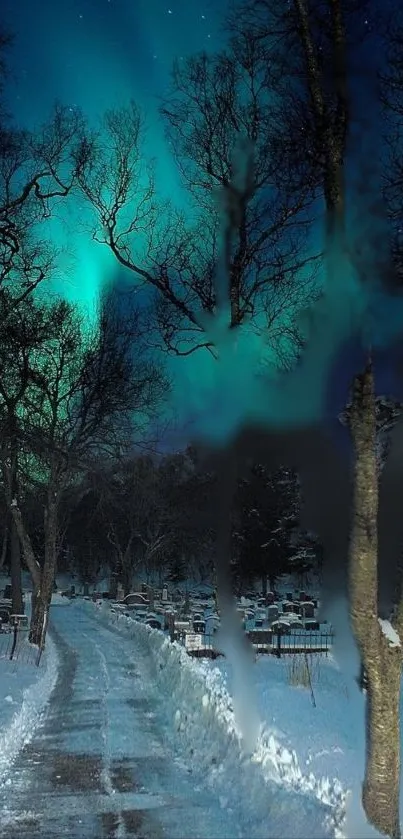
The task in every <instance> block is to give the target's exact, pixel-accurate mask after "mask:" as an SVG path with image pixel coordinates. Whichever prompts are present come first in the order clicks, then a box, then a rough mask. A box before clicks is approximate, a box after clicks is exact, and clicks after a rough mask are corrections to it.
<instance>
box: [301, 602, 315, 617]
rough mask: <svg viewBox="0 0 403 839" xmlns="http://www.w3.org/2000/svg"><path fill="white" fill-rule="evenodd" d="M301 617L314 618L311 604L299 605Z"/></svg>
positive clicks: (313, 608)
mask: <svg viewBox="0 0 403 839" xmlns="http://www.w3.org/2000/svg"><path fill="white" fill-rule="evenodd" d="M301 615H302V617H303V618H314V617H315V607H314V605H313V603H312V602H310V601H306V602H305V603H301Z"/></svg>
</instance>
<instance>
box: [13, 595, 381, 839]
mask: <svg viewBox="0 0 403 839" xmlns="http://www.w3.org/2000/svg"><path fill="white" fill-rule="evenodd" d="M53 602H54V603H55V606H61V605H62V604H63V605H64V606H66V608H65V609H62V610H60V609H57V610H56V611H57V612H58V621H59V622H60V620H61V618H60V615H61V614H62V615H63V620H62V623H61V627H62V629H63V633H64V635H63V640H64V642H67V643H70V645H71V647H72V650H73V652H74V655H78V654H79V653H80V655H82V656H83V662H84V663H83V667H84V664H85V667H84V670H83V674H84V680H83V675H81V676H80V679H79V682H78V683H77V687H76V688H75V690H79V691H81V692H82V691H84V692H85V696H87V693H88V691H91V697H95V696H98V695H99V693H100V690H101V687H100V686H101V683H102V685H103V687H102V690H104V688H105V691H106V693H105V702H106V703H107V704H105V706H104V705H102V708H103V711H102V713H104V712H105V714H106V713H107V718H108V719H107V722H108V725H107V728H108V727H109V728H110V731H109V733H108V731H107V730H106V728H105V731H104V734H105V738H106V739H105V744H106V746H107V747H108V755H109V756H108V761H109V763H110V762H111V760H112V757H113V754H112V752H113V749H114V748H115V747H116V748H117V746H119V749H120V750H121V751H122V749H123V752H126V751H127V752H128V753H131V750H133V748H134V751H135V752H136V749H137V751H138V747H139V743H140V745H141V744H143V745H142V746H141V748H142V749H143V748H144V749H145V750H146V749H147V742H146V741H147V736H146V731H145V732H141V731H137V730H136V731H134V730H133V731H131V730H130V732H129V739H128V731H127V727H126V726H127V720H126V719H120V717H119V709H120V707H121V705H120V704H119V703H121V704H122V703H123V701H125V702H129V701H130V695H131V691H133V689H134V683H133V681H132V680H130V678H129V679H126V681H124V684H123V682H122V684H121V685H120V683H119V684H118V683H116V685H114V684H113V683H111V681H110V679H111V673H112V672H114V671H113V668H114V667H116V664H117V659H119V658H120V657H126V660H127V661H128V660H129V659H128V657H129V656H132V658H133V662H135V664H136V668H137V670H138V674H140V677H141V679H140V680H141V690H142V696H143V700H144V703H145V705H144V707H145V709H146V707H147V708H148V709H149V713H148V711H147V712H145V715H144V726H145V730H146V729H147V726H148V724H149V722H147V720H148V717H150V720H151V718H153V720H154V722H153V725H154V723H155V720H156V719H157V717H158V726H159V728H158V737H161V736H162V737H163V743H164V744H165V745H164V747H163V749H164V751H163V752H161V756H162V754H164V755H165V756H167V755H168V756H171V758H172V760H171V763H172V765H173V769H172V772H173V773H174V774H172V772H171V774H170V775H169V778H168V776H167V778H166V781H167V783H168V782H169V784H170V785H171V786H172V784H173V785H175V783H177V784H179V785H180V788H181V795H182V799H183V798H186V796H189V795H190V799H191V803H190V805H189V806H190V808H192V807H193V809H194V807H196V806H197V807H200V808H203V807H204V806H205V805H204V804H200V802H199V803H197V804H196V801H195V800H193V797H194V796H196V795H199V796H200V797H201V801H203V802H205V801H206V800H208V801H210V802H211V807H210V808H209V817H208V818H207V821H205V823H204V832H203V836H206V837H208V839H217V837H219V836H220V837H224V836H227V835H236V834H235V833H231V831H234V826H235V825H236V833H237V835H238V836H239V837H246V836H251V837H256V839H257V837H261V839H263V837H264V839H269V837H275V836H287V837H290V839H292V837H295V839H301V837H304V836H310V837H312V839H314V838H315V837H317V839H325V837H327V836H329V837H331V836H332V837H333V836H334V837H348V839H375V837H377V836H378V834H377V833H376V832H375V831H374V830H372V829H371V828H370V827H369V825H368V824H367V822H366V819H365V816H364V814H363V812H362V808H361V805H360V784H361V779H362V776H363V765H364V716H365V715H364V703H365V698H364V696H363V695H362V694H361V693H360V692H359V690H358V686H357V683H356V681H355V676H356V674H357V666H356V665H357V662H356V660H354V655H351V649H350V647H351V644H350V639H349V638H348V637H347V635H346V637H344V638H343V634H342V633H341V634H340V633H339V641H338V643H337V644H336V648H335V651H334V656H329V658H325V657H319V656H311V657H310V658H309V659H308V663H309V667H310V677H311V685H312V690H311V688H310V686H309V685H308V687H301V686H298V685H297V686H294V685H293V684H291V683H290V682H292V681H293V674H292V672H291V670H292V667H293V666H294V665H293V661H294V662H295V661H296V658H295V657H294V656H291V657H290V658H287V657H283V658H282V659H280V660H277V659H276V658H274V657H271V656H262V657H260V656H257V657H256V660H255V661H251V662H250V663H249V664H250V666H248V667H245V671H244V677H245V678H244V680H243V682H242V679H241V681H240V674H239V671H238V672H236V673H234V672H233V671H232V669H231V665H230V663H229V659H228V658H219V659H217V660H216V661H206V660H204V661H203V660H200V659H192V658H190V657H189V656H188V655H187V653H186V652H185V650H184V648H183V647H181V646H180V645H178V644H172V643H171V642H170V641H169V640H167V638H166V637H165V636H164V635H163V634H162V633H161V632H159V631H158V630H153V629H150V628H149V627H146V626H144V625H142V624H139V623H138V622H135V621H133V620H132V619H131V618H127V617H125V616H118V615H116V614H115V615H114V614H112V613H111V611H110V607H109V605H108V603H107V602H103V603H100V604H98V605H95V604H93V603H92V602H88V601H82V600H81V599H80V600H78V601H73V602H69V601H66V600H65V599H64V598H61V597H60V596H59V595H55V596H54V598H53ZM339 611H340V609H339ZM54 615H55V618H56V612H54ZM108 626H110V627H111V630H112V629H113V633H114V634H113V636H112V635H111V633H110V632H109V631H108ZM57 628H58V630H60V627H59V626H58V627H57ZM116 633H118V636H121V638H122V641H121V642H119V641H117V642H116V637H117V636H116ZM84 636H85V637H84ZM80 645H82V648H81V647H80ZM92 648H93V649H94V651H95V652H94V656H92V653H91V656H92V657H91V656H90V658H91V660H90V659H89V658H88V655H89V650H92ZM117 650H118V651H119V654H118V656H117V652H116V651H117ZM95 653H96V654H95ZM57 664H58V662H57V654H56V649H55V646H54V644H53V642H52V639H51V637H48V640H47V644H46V650H45V653H44V657H43V659H42V662H41V665H40V667H39V668H36V667H34V666H33V665H23V664H22V663H20V664H19V663H18V662H16V663H12V662H6V661H4V660H2V661H0V709H1V710H0V724H1V733H0V792H1V782H2V783H3V789H5V788H8V789H10V790H11V789H14V787H15V779H14V778H13V767H12V766H10V763H11V761H12V760H13V758H15V756H16V754H17V752H18V751H19V750H20V749H21V747H22V746H23V745H24V744H25V743H27V742H28V740H30V739H31V738H34V740H33V747H34V748H35V749H36V750H39V752H40V749H39V746H37V745H36V744H37V743H41V735H40V733H39V735H38V732H40V731H41V723H42V721H43V725H42V728H43V730H44V734H43V738H42V739H44V741H46V738H47V737H48V735H47V734H46V728H44V726H45V721H46V714H45V713H43V712H44V709H45V710H46V703H47V702H48V699H49V696H50V694H51V692H52V689H53V687H54V685H55V683H56V680H57ZM93 671H94V672H93ZM85 673H87V677H86V676H85ZM241 675H242V674H241ZM136 685H138V681H136ZM136 689H138V687H137V688H136ZM94 691H95V693H94ZM108 691H109V694H108ZM121 693H122V697H121V696H120V694H121ZM112 694H113V695H112ZM123 694H124V696H123ZM126 694H127V696H126ZM88 695H89V694H88ZM108 695H109V696H110V702H111V703H112V704H108V702H109V700H108ZM80 696H81V694H80ZM82 696H83V697H84V693H83V695H82ZM101 699H102V697H101ZM118 699H119V702H118ZM112 700H113V702H112ZM157 700H158V704H157V705H155V707H154V704H153V703H154V702H157ZM59 701H60V698H59ZM80 701H81V702H82V704H83V698H82V697H81V700H80ZM86 701H87V700H86ZM91 701H94V700H91ZM102 702H104V700H102ZM52 703H53V704H54V701H53V698H52V699H51V701H50V703H49V706H48V707H49V709H50V711H49V713H50V714H51V713H52ZM116 703H117V704H116ZM148 703H149V704H148ZM101 704H102V703H101ZM122 707H123V705H122ZM156 709H158V710H156ZM105 719H106V717H105ZM251 720H253V721H254V724H253V725H252V726H250V730H249V731H247V727H248V724H250V721H251ZM133 724H135V723H133ZM53 726H55V720H54V719H53ZM252 729H253V730H252ZM108 730H109V729H108ZM35 732H37V734H36V735H35ZM101 733H102V732H101ZM76 735H77V732H76ZM112 735H113V736H112ZM63 736H65V735H63ZM63 736H62V734H61V733H60V735H59V736H58V741H60V740H63ZM69 737H70V740H71V738H72V735H69ZM139 738H140V739H139ZM101 739H102V738H101ZM252 741H253V744H252V745H251V742H252ZM46 742H47V741H46ZM130 744H131V745H130ZM93 745H94V744H93V742H92V741H90V740H88V742H87V738H85V743H84V742H83V735H82V734H81V735H80V734H79V732H78V740H77V748H78V747H79V748H80V750H81V751H82V749H83V746H88V748H89V749H90V751H91V748H92V746H93ZM121 747H122V748H121ZM69 748H70V751H71V742H69ZM100 748H102V743H101V744H100ZM111 749H112V752H111ZM123 752H122V753H123ZM47 754H48V753H47ZM49 754H50V755H51V754H52V753H51V752H49ZM171 758H170V759H171ZM58 759H60V756H58ZM38 760H39V758H38ZM108 761H106V760H105V761H104V764H105V766H108V765H109V764H108ZM30 771H33V770H32V767H31V769H30V768H29V766H25V767H24V766H23V772H22V770H21V769H18V772H19V778H20V780H21V778H22V777H24V778H25V779H26V778H29V777H30V774H29V773H30ZM21 772H22V774H21ZM175 772H177V775H175ZM24 773H25V774H24ZM106 776H107V777H109V780H110V777H111V776H110V773H109V775H108V772H106ZM106 776H105V777H106ZM56 777H58V776H56ZM174 778H176V781H175V780H174ZM150 783H151V782H150ZM164 783H165V782H164V780H163V779H162V787H161V790H160V791H159V794H160V797H161V794H162V791H163V787H164ZM4 785H6V787H5V786H4ZM109 786H111V784H109ZM105 789H106V793H107V794H108V795H109V793H110V794H111V795H112V793H113V792H114V790H113V788H112V787H111V789H110V790H109V793H108V789H109V787H108V785H107V784H106V786H105ZM17 792H18V790H17ZM21 792H22V790H21V791H20V792H18V796H21ZM152 795H154V799H152ZM155 795H156V794H155V792H153V793H152V794H151V793H150V796H151V797H150V801H151V799H152V800H155V801H156V799H155ZM18 796H17V800H19V799H18ZM206 796H207V799H206ZM29 800H32V793H27V802H28V801H29ZM192 802H193V803H192ZM151 804H152V801H151ZM151 804H150V806H151ZM66 806H67V805H66ZM133 806H134V805H133ZM152 806H154V805H152ZM155 806H157V805H155ZM122 812H123V811H122ZM189 812H190V811H189ZM202 812H204V811H203V809H201V810H200V813H202ZM3 816H4V812H3ZM13 818H16V816H15V814H14V816H13ZM10 819H11V816H10ZM183 819H184V821H183V825H184V826H183V830H187V831H188V830H189V829H190V823H189V822H188V823H187V822H186V819H185V814H184V813H183ZM11 823H12V822H11V821H10V825H11ZM4 824H5V823H4ZM209 824H213V825H214V829H213V830H212V829H210V827H209ZM2 826H3V825H2V816H1V813H0V834H1V836H3V834H2V833H1V827H2ZM5 829H6V830H7V835H9V824H8V822H7V825H5ZM119 829H121V830H122V831H123V832H122V833H121V834H119V835H122V836H127V835H131V834H128V833H127V832H126V833H125V832H124V830H125V828H124V824H123V822H122V820H121V822H120V828H119ZM180 829H181V827H180V823H179V822H178V823H175V825H173V823H171V830H172V833H169V830H168V833H166V834H165V835H168V836H180V835H183V839H184V836H185V833H183V834H181V833H180ZM213 834H214V835H213ZM18 835H21V836H22V835H24V837H25V836H26V835H27V834H25V833H20V834H18ZM46 835H48V834H46ZM49 835H52V836H53V835H57V834H53V833H52V834H49ZM83 835H91V834H84V833H83ZM189 835H190V834H189ZM13 836H14V834H13ZM147 839H148V837H147Z"/></svg>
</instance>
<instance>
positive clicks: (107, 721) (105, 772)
mask: <svg viewBox="0 0 403 839" xmlns="http://www.w3.org/2000/svg"><path fill="white" fill-rule="evenodd" d="M83 637H84V638H86V639H87V640H88V641H89V642H90V643H91V644H92V645H93V647H94V648H95V651H96V653H97V655H98V656H99V659H100V662H101V672H102V676H103V681H104V690H103V691H102V697H101V703H102V710H103V723H102V728H101V737H102V742H103V768H102V773H101V778H102V782H103V785H104V788H105V791H106V794H107V795H109V796H110V797H111V798H112V799H113V798H114V797H115V796H116V790H115V788H114V786H113V783H112V771H111V769H112V754H111V747H110V730H111V716H110V713H109V706H108V695H109V691H110V686H111V680H110V676H109V670H108V662H107V660H106V656H105V654H104V653H103V651H102V649H101V647H100V646H99V644H97V643H96V642H95V641H93V640H92V639H91V638H90V636H89V635H87V634H86V633H83ZM115 801H116V798H115ZM113 812H114V814H115V815H116V819H117V822H118V824H117V828H116V830H115V839H126V836H127V834H126V826H125V822H124V819H123V816H122V812H121V810H120V809H119V808H116V810H115V808H113Z"/></svg>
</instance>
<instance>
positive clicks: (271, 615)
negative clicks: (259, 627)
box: [267, 604, 279, 623]
mask: <svg viewBox="0 0 403 839" xmlns="http://www.w3.org/2000/svg"><path fill="white" fill-rule="evenodd" d="M278 612H279V610H278V606H275V605H274V604H273V605H272V606H269V607H268V609H267V617H268V621H269V623H271V622H272V621H275V620H277V618H278Z"/></svg>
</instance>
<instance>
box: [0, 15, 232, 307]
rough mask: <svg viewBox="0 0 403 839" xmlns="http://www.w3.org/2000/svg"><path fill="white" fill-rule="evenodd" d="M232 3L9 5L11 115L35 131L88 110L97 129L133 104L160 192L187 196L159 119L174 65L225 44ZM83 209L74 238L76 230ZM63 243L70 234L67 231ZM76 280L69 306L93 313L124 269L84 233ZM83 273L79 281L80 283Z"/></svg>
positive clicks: (67, 283) (69, 285)
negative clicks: (58, 116) (66, 113)
mask: <svg viewBox="0 0 403 839" xmlns="http://www.w3.org/2000/svg"><path fill="white" fill-rule="evenodd" d="M223 6H224V4H223V2H222V0H221V2H217V3H212V0H205V1H204V0H198V2H196V3H189V2H187V0H174V2H173V3H169V2H163V0H136V2H133V0H66V2H63V3H55V2H54V0H5V3H3V4H2V12H3V15H2V18H3V21H4V24H5V26H6V28H7V29H8V30H9V31H10V32H12V33H13V34H14V37H15V42H14V45H13V47H12V48H11V50H10V54H9V63H10V69H11V78H10V79H9V80H8V84H7V91H6V94H7V99H8V102H9V109H10V112H11V114H12V115H13V117H14V119H15V121H16V122H17V123H18V124H20V125H22V126H28V127H30V128H34V127H35V126H37V125H38V124H40V123H41V122H43V121H44V120H45V119H46V118H47V116H48V115H49V113H50V111H51V108H52V105H53V103H54V102H55V101H59V102H60V103H61V104H63V105H69V106H71V107H78V108H80V109H82V111H83V113H84V115H85V117H86V118H87V119H88V120H89V121H90V122H92V123H96V121H97V119H98V118H99V117H101V116H102V114H103V112H104V111H105V110H106V109H107V108H111V107H116V106H120V105H124V104H127V103H128V102H129V101H130V99H133V100H134V101H135V102H136V104H138V105H139V106H140V108H141V109H142V110H143V112H144V114H145V120H146V125H147V152H148V154H149V157H150V158H152V157H155V158H156V161H157V172H158V188H159V190H160V192H161V194H163V193H164V192H165V194H166V195H173V194H174V195H175V194H176V195H177V196H178V199H179V195H178V193H179V192H180V184H179V178H178V174H177V170H176V167H175V164H174V162H173V161H172V159H171V156H170V154H169V150H168V148H167V145H166V142H165V139H164V135H163V127H162V124H161V121H160V119H159V117H158V115H157V109H158V104H159V100H158V97H160V96H161V95H162V94H163V93H164V91H165V89H166V86H167V82H168V80H169V72H170V68H171V66H172V62H173V60H174V58H179V59H180V57H181V56H185V55H188V54H190V53H192V52H194V51H197V50H201V49H208V47H209V45H211V46H212V47H214V45H215V46H217V41H218V37H219V36H218V31H219V23H220V16H221V15H220V13H221V10H222V8H223ZM75 221H76V220H75V218H74V208H73V209H71V208H70V211H69V219H68V222H67V223H68V237H69V239H70V243H71V236H72V235H73V237H74V236H75V237H77V232H76V233H75V230H74V228H75V226H76V227H77V225H75ZM56 235H57V236H59V235H60V241H63V238H64V234H63V230H58V232H57V234H56ZM73 250H74V252H75V254H76V259H75V260H74V263H73V265H72V264H71V262H70V267H69V271H68V276H67V277H65V278H64V279H61V283H62V285H63V287H64V291H65V293H66V295H67V296H68V297H69V299H73V300H74V299H77V300H79V301H81V302H82V301H84V302H86V303H88V304H89V305H90V306H91V305H92V301H93V298H94V296H95V297H96V295H97V293H98V289H99V288H100V287H101V286H102V285H103V284H104V283H106V282H107V281H108V280H111V279H116V274H117V266H116V264H115V262H114V260H113V259H112V258H110V257H109V254H108V253H107V252H106V250H105V249H102V248H99V247H96V246H95V245H93V244H92V243H91V242H90V241H89V237H88V236H82V235H79V236H78V238H77V239H76V241H75V244H74V248H73ZM78 275H79V276H78Z"/></svg>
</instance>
